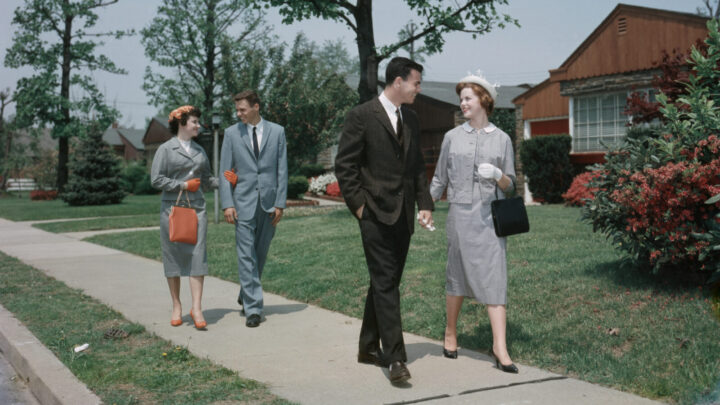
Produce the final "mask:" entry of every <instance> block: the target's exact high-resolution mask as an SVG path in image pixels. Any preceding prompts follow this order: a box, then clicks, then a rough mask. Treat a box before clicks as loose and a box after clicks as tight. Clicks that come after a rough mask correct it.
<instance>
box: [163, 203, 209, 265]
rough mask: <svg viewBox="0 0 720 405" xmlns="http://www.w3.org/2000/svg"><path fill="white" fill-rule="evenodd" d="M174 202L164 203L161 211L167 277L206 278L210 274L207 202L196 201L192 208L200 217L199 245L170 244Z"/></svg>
mask: <svg viewBox="0 0 720 405" xmlns="http://www.w3.org/2000/svg"><path fill="white" fill-rule="evenodd" d="M173 203H174V201H163V202H162V209H161V210H160V240H161V243H162V259H163V267H164V269H165V277H180V276H206V275H207V274H208V264H207V248H206V245H205V241H206V236H207V215H206V213H205V201H204V200H200V201H198V200H194V201H192V206H193V208H195V212H196V213H197V216H198V235H197V243H196V244H194V245H190V244H187V243H180V242H170V231H169V218H170V211H171V210H172V206H173Z"/></svg>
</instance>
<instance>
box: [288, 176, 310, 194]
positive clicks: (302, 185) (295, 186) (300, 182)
mask: <svg viewBox="0 0 720 405" xmlns="http://www.w3.org/2000/svg"><path fill="white" fill-rule="evenodd" d="M308 187H309V184H308V180H307V178H306V177H303V176H290V178H289V179H288V192H287V196H288V198H292V199H294V198H298V196H299V195H300V194H305V192H306V191H308Z"/></svg>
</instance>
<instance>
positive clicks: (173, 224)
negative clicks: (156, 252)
mask: <svg viewBox="0 0 720 405" xmlns="http://www.w3.org/2000/svg"><path fill="white" fill-rule="evenodd" d="M181 195H182V191H181V192H180V193H179V194H178V198H177V200H176V201H175V205H173V207H172V211H170V218H169V221H168V222H169V228H170V229H169V230H170V242H181V243H188V244H191V245H194V244H196V243H197V228H198V219H197V214H196V213H195V210H194V209H193V208H185V207H181V206H179V204H180V196H181ZM185 198H186V199H187V203H188V207H190V198H188V195H187V192H185Z"/></svg>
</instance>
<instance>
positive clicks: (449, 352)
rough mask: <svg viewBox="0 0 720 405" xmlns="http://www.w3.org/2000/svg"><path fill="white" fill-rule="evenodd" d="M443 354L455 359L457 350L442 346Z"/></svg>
mask: <svg viewBox="0 0 720 405" xmlns="http://www.w3.org/2000/svg"><path fill="white" fill-rule="evenodd" d="M443 356H445V357H447V358H448V359H457V350H448V349H446V348H444V347H443Z"/></svg>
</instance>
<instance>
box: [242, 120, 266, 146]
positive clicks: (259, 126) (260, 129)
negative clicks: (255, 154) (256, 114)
mask: <svg viewBox="0 0 720 405" xmlns="http://www.w3.org/2000/svg"><path fill="white" fill-rule="evenodd" d="M245 125H246V126H247V131H248V135H249V136H250V144H251V145H252V142H253V141H252V131H253V127H255V128H257V132H256V133H257V141H258V150H260V146H261V145H262V137H263V128H265V121H264V120H263V119H262V117H260V122H258V123H257V125H252V124H245ZM253 146H254V145H253Z"/></svg>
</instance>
